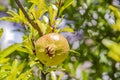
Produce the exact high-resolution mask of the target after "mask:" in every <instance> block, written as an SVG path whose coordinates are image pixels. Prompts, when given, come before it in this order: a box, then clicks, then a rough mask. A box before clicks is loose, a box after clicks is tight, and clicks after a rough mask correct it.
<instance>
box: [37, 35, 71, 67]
mask: <svg viewBox="0 0 120 80" xmlns="http://www.w3.org/2000/svg"><path fill="white" fill-rule="evenodd" d="M35 48H36V56H37V57H38V59H39V60H40V61H41V62H42V63H43V64H45V65H47V66H56V65H59V64H61V63H62V62H63V61H64V60H65V59H66V57H67V56H68V53H69V50H70V48H69V44H68V41H67V40H66V38H65V37H64V36H62V35H60V34H58V33H49V34H46V35H44V36H42V37H40V38H39V39H38V40H37V41H36V44H35Z"/></svg>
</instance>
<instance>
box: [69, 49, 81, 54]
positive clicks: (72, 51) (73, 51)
mask: <svg viewBox="0 0 120 80" xmlns="http://www.w3.org/2000/svg"><path fill="white" fill-rule="evenodd" d="M69 52H71V53H75V54H77V55H80V53H79V52H77V51H75V50H70V51H69Z"/></svg>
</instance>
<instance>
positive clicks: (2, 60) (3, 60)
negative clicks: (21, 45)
mask: <svg viewBox="0 0 120 80" xmlns="http://www.w3.org/2000/svg"><path fill="white" fill-rule="evenodd" d="M9 60H10V58H0V64H2V63H6V62H8V61H9Z"/></svg>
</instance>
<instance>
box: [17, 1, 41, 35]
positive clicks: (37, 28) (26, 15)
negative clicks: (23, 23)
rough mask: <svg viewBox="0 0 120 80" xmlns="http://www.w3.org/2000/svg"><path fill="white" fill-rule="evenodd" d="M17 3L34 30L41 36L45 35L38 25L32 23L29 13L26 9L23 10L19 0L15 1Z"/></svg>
mask: <svg viewBox="0 0 120 80" xmlns="http://www.w3.org/2000/svg"><path fill="white" fill-rule="evenodd" d="M15 2H16V3H17V5H18V7H19V8H20V9H21V10H22V12H23V14H24V15H25V17H26V18H27V20H28V22H29V23H30V24H31V25H32V26H33V28H34V29H36V30H37V31H38V33H39V35H40V36H42V35H43V33H42V31H41V30H40V28H39V26H38V24H36V23H34V22H33V21H32V19H30V17H29V15H28V14H27V12H26V11H25V9H24V8H23V6H22V4H21V3H20V1H19V0H15Z"/></svg>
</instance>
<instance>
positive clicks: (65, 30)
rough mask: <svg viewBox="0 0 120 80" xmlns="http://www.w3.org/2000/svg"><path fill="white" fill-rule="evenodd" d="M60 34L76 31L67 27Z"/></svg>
mask: <svg viewBox="0 0 120 80" xmlns="http://www.w3.org/2000/svg"><path fill="white" fill-rule="evenodd" d="M60 32H74V30H73V29H72V28H70V27H65V28H62V29H60Z"/></svg>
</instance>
